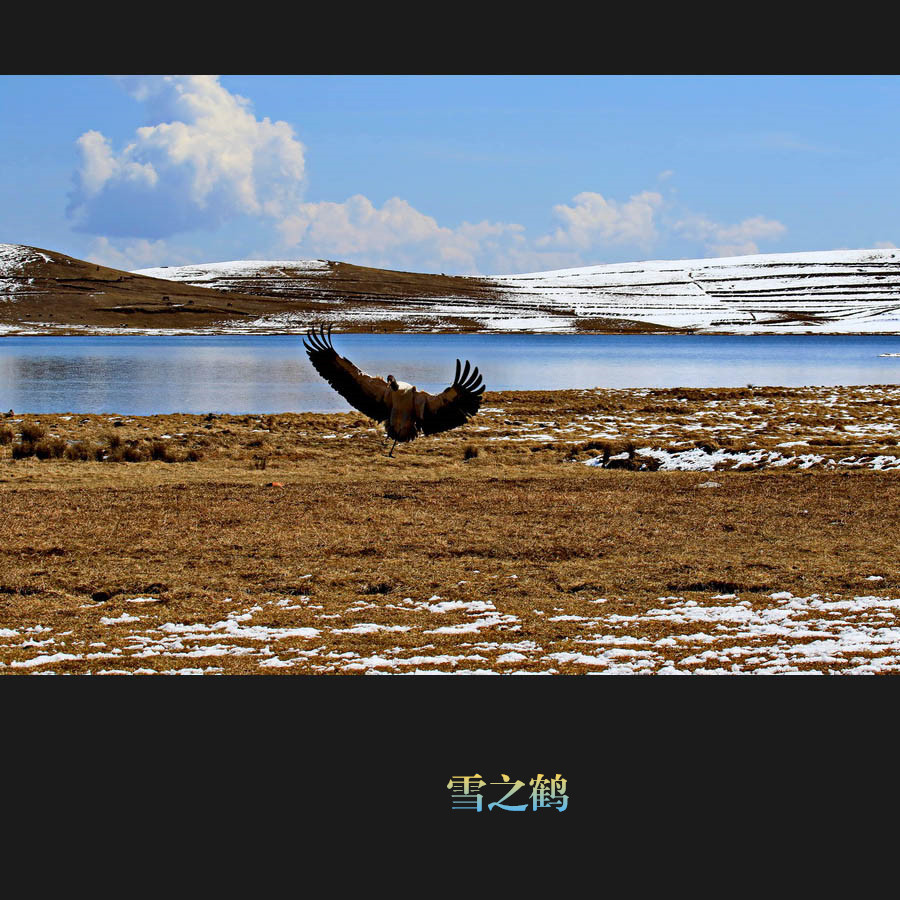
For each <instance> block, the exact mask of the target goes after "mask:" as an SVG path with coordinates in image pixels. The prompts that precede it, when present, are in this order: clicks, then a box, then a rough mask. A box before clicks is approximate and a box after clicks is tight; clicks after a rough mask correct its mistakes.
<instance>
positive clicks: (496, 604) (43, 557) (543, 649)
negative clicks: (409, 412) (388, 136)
mask: <svg viewBox="0 0 900 900" xmlns="http://www.w3.org/2000/svg"><path fill="white" fill-rule="evenodd" d="M898 399H900V389H898V388H896V387H884V386H871V387H864V388H806V389H772V388H770V389H749V388H748V389H741V390H681V391H679V390H641V391H638V390H629V391H567V392H553V393H543V392H522V393H503V394H500V393H488V394H486V395H485V402H484V408H483V410H482V412H481V413H480V414H479V415H478V416H477V417H476V418H475V419H473V420H472V422H471V423H470V424H469V425H468V426H466V427H465V428H462V429H459V430H457V431H455V432H450V433H448V434H445V435H439V436H435V437H431V438H427V437H423V438H420V439H419V440H417V441H416V442H415V443H413V444H411V445H406V446H398V447H397V450H396V451H395V456H394V458H389V457H387V455H386V450H387V446H386V445H384V444H383V443H382V434H381V433H380V432H379V431H377V430H376V429H375V428H373V426H372V423H371V422H369V421H368V420H366V419H365V418H364V417H362V416H361V415H358V414H356V413H347V414H336V415H314V414H290V413H285V414H282V415H277V416H218V417H213V416H188V415H173V416H153V417H127V416H123V417H118V416H94V415H79V414H76V413H72V414H70V415H68V416H59V415H52V416H49V415H41V416H29V415H21V414H18V413H17V414H14V415H12V416H6V417H5V418H0V508H2V510H3V515H2V519H0V529H2V539H0V672H2V673H6V674H19V673H31V674H38V673H40V674H44V673H48V672H56V673H87V672H93V673H103V672H122V673H139V672H142V673H155V672H185V673H188V672H190V673H193V672H204V673H206V672H208V673H226V674H238V673H242V674H243V673H252V674H314V673H315V674H318V673H322V674H363V673H371V674H376V673H377V674H383V673H404V674H407V673H418V672H423V673H424V672H429V673H434V672H448V673H449V672H457V673H459V672H479V673H481V672H485V673H486V672H501V673H517V672H521V673H565V674H568V673H573V674H574V673H626V672H629V673H630V672H641V673H674V672H684V673H688V672H701V673H703V672H727V673H732V672H734V673H753V672H756V673H777V672H854V673H865V672H894V671H898V670H900V628H898V627H897V612H898V608H900V571H898V562H900V559H898V557H900V551H898V547H897V542H896V534H897V532H898V526H900V502H898V501H900V477H898V472H900V469H897V470H893V467H894V466H896V465H897V464H898V463H900V445H898V427H900V423H898V417H897V401H898ZM23 435H24V436H25V437H24V438H23ZM29 436H30V437H29ZM29 440H31V441H32V443H31V444H30V445H28V441H29ZM30 451H33V452H39V455H40V456H44V457H46V458H43V459H41V458H38V457H37V456H35V455H32V454H31V452H30ZM14 456H16V457H18V458H13V457H14ZM67 457H68V458H67ZM81 457H87V458H81ZM104 457H105V458H104ZM153 457H156V458H153ZM126 459H132V460H135V461H130V462H129V461H125V460H126ZM116 460H120V461H116ZM588 461H592V462H593V463H594V464H593V465H587V464H586V463H587V462H588ZM671 465H681V466H685V465H698V466H702V467H704V468H703V469H701V470H697V471H668V470H667V467H668V466H671Z"/></svg>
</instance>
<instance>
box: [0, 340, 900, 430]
mask: <svg viewBox="0 0 900 900" xmlns="http://www.w3.org/2000/svg"><path fill="white" fill-rule="evenodd" d="M334 344H335V348H336V350H337V351H338V353H340V354H341V355H342V356H346V357H348V358H349V359H351V360H352V361H353V362H354V363H355V364H356V365H358V366H359V367H360V368H361V369H363V370H364V371H366V372H370V373H371V374H375V375H382V376H384V375H386V374H387V373H388V372H390V373H393V374H394V375H396V376H397V378H398V379H399V380H401V381H408V382H410V383H412V384H415V385H417V386H418V387H419V388H421V389H423V390H428V391H432V392H434V391H440V390H443V389H444V388H445V387H446V386H447V385H448V384H449V383H450V381H451V380H452V378H453V371H454V366H455V360H456V358H457V357H460V358H462V359H470V360H471V361H472V363H473V365H477V366H478V367H479V369H480V370H481V372H482V373H483V374H484V379H485V383H486V384H487V388H488V390H537V389H557V388H591V387H611V388H622V387H742V386H744V385H747V384H756V385H786V386H801V385H837V384H900V357H893V358H891V357H881V356H880V354H882V353H897V354H900V336H894V335H888V336H877V335H783V336H782V335H774V336H770V335H765V336H763V335H753V336H750V335H747V336H745V335H493V334H467V335H455V334H452V335H448V334H427V335H417V334H394V335H371V334H347V335H336V336H335V337H334ZM7 409H14V410H16V411H17V412H18V411H23V412H34V413H65V412H92V413H102V412H108V413H120V414H130V415H151V414H153V413H168V412H189V413H206V412H224V413H248V412H254V413H277V412H301V411H313V412H336V411H344V410H346V409H348V406H347V404H346V403H345V402H344V401H343V399H342V398H341V397H339V396H338V395H337V394H335V392H334V391H332V390H331V388H330V387H329V386H328V384H327V383H326V382H325V381H323V380H322V378H320V377H319V375H317V374H316V372H315V370H314V369H313V368H312V366H311V365H310V364H309V361H308V359H307V358H306V354H305V352H304V350H303V346H302V344H301V341H300V338H299V337H296V336H289V335H264V336H260V335H234V336H230V335H229V336H226V335H222V336H183V337H146V336H135V337H131V336H121V337H120V336H115V337H5V338H0V410H7Z"/></svg>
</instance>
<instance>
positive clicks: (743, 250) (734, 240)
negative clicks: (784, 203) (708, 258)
mask: <svg viewBox="0 0 900 900" xmlns="http://www.w3.org/2000/svg"><path fill="white" fill-rule="evenodd" d="M673 228H674V231H675V232H676V233H678V234H680V235H681V236H682V237H685V238H688V239H689V240H695V241H701V242H702V243H703V244H704V245H705V248H706V251H707V252H708V253H711V254H712V255H713V256H748V255H750V254H753V253H759V246H758V245H757V243H756V242H757V241H761V240H768V241H771V240H777V239H778V238H780V237H781V236H782V235H783V234H784V233H785V232H786V231H787V228H786V227H785V226H784V225H783V224H782V223H781V222H778V221H777V220H775V219H766V218H764V217H763V216H753V217H752V218H749V219H744V220H743V222H739V223H737V224H736V225H723V224H721V223H719V222H714V221H713V220H712V219H710V218H709V217H708V216H705V215H701V214H695V215H689V216H687V217H685V218H684V219H681V220H680V221H678V222H676V223H675V225H674V226H673Z"/></svg>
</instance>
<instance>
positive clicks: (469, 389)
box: [303, 326, 484, 456]
mask: <svg viewBox="0 0 900 900" xmlns="http://www.w3.org/2000/svg"><path fill="white" fill-rule="evenodd" d="M307 340H308V341H309V343H307V342H306V341H304V342H303V346H304V347H305V348H306V352H307V354H308V355H309V360H310V362H311V363H312V364H313V366H314V367H315V370H316V371H317V372H318V373H319V374H320V375H321V376H322V377H323V378H324V379H325V380H326V381H327V382H328V383H329V384H330V385H331V386H332V387H333V388H334V389H335V390H336V391H337V392H338V393H339V394H340V395H341V396H342V397H343V398H344V399H345V400H346V401H347V402H348V403H350V405H351V406H355V407H356V408H357V409H358V410H359V411H360V412H363V413H365V414H366V415H367V416H369V418H371V419H375V421H376V422H384V424H385V431H386V432H387V436H388V437H389V438H392V439H393V441H394V443H393V446H391V452H390V454H389V455H390V456H393V455H394V447H396V446H397V441H400V442H404V441H411V440H414V439H415V438H416V437H418V435H419V434H437V433H438V432H441V431H449V430H450V429H451V428H456V427H457V426H459V425H464V424H465V423H466V422H467V421H468V420H469V418H470V417H471V416H474V415H475V413H477V412H478V409H479V407H480V406H481V395H482V394H483V393H484V385H483V384H482V383H481V381H482V379H481V375H479V374H478V367H477V366H476V367H475V368H474V369H472V371H471V372H470V371H469V368H470V367H469V361H468V360H466V365H465V368H464V369H461V366H460V362H459V360H457V361H456V375H455V376H454V378H453V384H451V385H450V387H448V388H447V389H446V390H444V391H441V393H440V394H429V393H428V392H427V391H420V390H418V389H417V388H416V387H414V386H413V385H411V384H406V383H405V382H403V381H397V379H396V378H394V376H393V375H388V377H387V381H385V380H384V379H383V378H378V377H376V376H373V375H367V374H366V373H365V372H362V371H360V370H359V369H358V368H357V367H356V366H354V365H353V363H352V362H350V360H349V359H346V358H345V357H343V356H338V355H337V352H336V351H335V349H334V346H333V345H332V343H331V327H330V326H329V328H328V330H327V331H326V330H325V327H324V326H320V328H319V330H318V331H316V330H315V329H312V330H311V331H309V332H307Z"/></svg>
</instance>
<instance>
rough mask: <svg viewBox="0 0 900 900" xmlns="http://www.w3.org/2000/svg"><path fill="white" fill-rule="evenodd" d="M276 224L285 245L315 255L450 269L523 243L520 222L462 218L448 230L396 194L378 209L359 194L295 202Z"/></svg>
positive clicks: (477, 266) (464, 269)
mask: <svg viewBox="0 0 900 900" xmlns="http://www.w3.org/2000/svg"><path fill="white" fill-rule="evenodd" d="M278 228H279V231H280V233H281V238H282V240H283V242H284V245H285V246H286V247H289V248H298V247H302V248H304V249H305V250H306V251H308V252H309V251H311V252H312V253H313V254H315V255H317V256H327V257H330V258H332V259H342V260H348V259H350V260H353V261H356V262H362V263H365V264H367V265H373V266H382V267H390V268H400V267H404V266H414V267H418V268H425V269H431V270H440V271H450V272H454V273H457V272H459V273H476V272H479V271H481V267H482V266H483V265H484V264H485V263H486V262H487V261H488V260H490V261H493V259H495V258H496V257H497V256H498V255H500V256H502V255H503V254H515V253H516V252H517V251H518V250H520V249H521V247H522V246H523V244H524V242H525V238H524V236H523V231H524V228H523V227H522V226H521V225H515V224H504V223H492V222H481V223H478V224H470V223H467V222H464V223H463V224H462V225H460V226H458V227H456V228H448V227H446V226H442V225H439V224H438V222H437V220H436V219H434V218H433V217H432V216H428V215H425V214H424V213H422V212H419V211H418V210H417V209H415V208H414V207H413V206H411V205H410V204H409V203H407V202H406V201H405V200H401V199H400V198H399V197H393V198H391V199H390V200H387V201H386V202H385V203H384V204H383V205H382V206H381V208H378V207H376V206H375V205H374V204H373V203H372V202H371V201H370V200H369V199H368V198H367V197H364V196H362V195H361V194H357V195H356V196H354V197H350V198H349V199H348V200H346V201H344V202H342V203H333V202H321V203H301V204H299V206H298V207H297V208H296V209H295V211H294V212H293V213H292V214H291V215H289V216H286V217H285V218H284V219H283V220H282V221H281V222H280V224H279V226H278Z"/></svg>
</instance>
